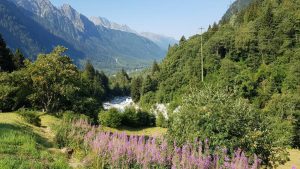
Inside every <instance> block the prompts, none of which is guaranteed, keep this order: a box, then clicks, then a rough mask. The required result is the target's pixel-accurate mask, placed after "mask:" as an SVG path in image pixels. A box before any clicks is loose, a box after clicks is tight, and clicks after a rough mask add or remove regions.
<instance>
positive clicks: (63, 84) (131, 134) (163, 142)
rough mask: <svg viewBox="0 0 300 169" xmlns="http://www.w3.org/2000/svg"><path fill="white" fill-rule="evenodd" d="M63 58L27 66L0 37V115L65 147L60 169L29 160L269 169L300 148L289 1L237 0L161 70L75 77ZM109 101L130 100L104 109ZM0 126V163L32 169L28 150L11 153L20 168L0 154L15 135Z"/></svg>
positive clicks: (298, 28)
mask: <svg viewBox="0 0 300 169" xmlns="http://www.w3.org/2000/svg"><path fill="white" fill-rule="evenodd" d="M239 3H241V4H239ZM67 50H68V49H67V48H65V47H63V46H57V47H55V48H54V49H53V51H52V52H50V53H44V54H39V55H38V56H37V57H36V59H35V60H29V59H26V57H25V56H24V54H23V53H22V51H21V50H19V49H17V50H15V51H14V50H12V49H9V47H8V46H7V44H6V42H5V39H3V38H2V36H0V111H1V112H5V113H1V112H0V117H1V118H2V117H3V118H5V117H6V114H7V118H8V117H9V118H16V117H14V115H15V114H16V115H17V117H20V118H21V119H23V121H24V122H22V123H24V124H22V127H21V128H23V127H24V125H25V124H26V125H27V127H24V128H26V130H27V128H33V129H34V130H36V127H37V128H38V130H40V128H42V127H43V125H45V126H48V125H49V121H52V120H53V119H55V120H53V121H52V123H53V124H55V125H53V126H51V127H52V128H53V135H54V136H53V138H52V142H53V145H55V146H53V147H55V148H56V149H59V150H60V149H64V150H65V149H67V153H66V152H64V153H65V154H64V155H65V157H61V156H60V155H61V153H58V154H59V155H58V157H57V158H59V160H60V161H59V163H56V162H55V160H53V159H55V158H56V157H52V156H51V155H50V154H51V153H50V154H47V160H45V159H46V155H44V156H43V154H42V153H36V154H35V155H32V153H31V155H32V157H31V156H30V157H29V158H30V160H32V159H35V160H36V161H41V160H45V161H47V162H46V163H45V166H47V167H45V168H68V167H69V166H71V167H72V168H178V169H180V168H186V169H189V168H207V169H209V168H238V169H246V168H276V167H278V166H281V165H283V164H286V163H288V162H289V160H290V159H291V158H292V157H291V149H293V150H296V149H299V148H300V1H298V0H253V1H236V2H235V3H234V4H233V5H232V6H231V8H230V9H229V10H228V12H227V13H226V14H225V15H224V17H223V18H222V19H221V20H220V22H219V23H213V24H212V25H211V26H209V28H208V30H207V31H206V32H204V33H203V34H199V35H194V36H192V37H190V38H188V39H187V38H185V37H184V36H183V37H182V38H181V39H180V41H179V43H178V44H175V45H172V46H171V45H170V46H169V49H168V53H167V55H166V57H165V58H164V59H163V60H162V62H157V61H154V62H153V65H152V67H150V68H148V69H146V70H143V71H142V72H139V73H134V74H128V73H127V72H126V70H124V69H122V70H121V71H119V72H116V73H115V74H114V75H113V76H107V75H106V74H105V73H104V72H103V71H101V70H100V69H99V70H98V69H95V68H94V66H93V63H92V60H91V61H87V62H86V63H85V66H84V68H82V69H81V68H78V67H77V66H76V64H75V63H74V62H73V60H72V59H71V58H72V57H71V56H67V55H66V54H65V53H66V51H67ZM117 96H131V98H132V100H133V102H134V103H133V104H132V105H131V106H130V107H126V108H125V110H124V111H121V110H118V109H115V108H113V109H109V110H105V109H104V107H103V103H104V102H106V101H108V100H110V99H112V98H114V97H117ZM161 105H163V106H164V107H166V109H167V110H166V112H163V111H161V110H160V109H159V108H158V107H159V106H161ZM6 112H10V113H6ZM45 115H46V117H47V118H45ZM49 118H50V119H51V120H49ZM18 121H20V119H18ZM2 123H3V124H4V123H8V122H7V121H5V120H3V119H0V131H2V132H1V133H0V138H7V139H6V140H4V141H2V142H1V140H0V157H1V155H3V157H4V158H3V160H1V159H0V164H2V165H3V166H8V167H7V168H22V165H23V168H30V167H29V166H30V165H32V164H34V160H32V161H30V160H29V162H24V161H26V160H24V159H26V157H23V155H24V153H25V154H26V153H29V154H30V152H29V150H28V151H27V150H26V149H24V152H23V149H22V148H21V149H20V150H19V151H18V152H17V151H15V155H16V156H18V155H20V154H22V158H19V159H18V158H13V157H10V156H9V155H8V154H9V153H7V152H8V150H6V149H4V147H6V146H7V145H8V144H9V142H10V141H12V140H16V139H17V138H18V137H17V135H20V133H19V134H14V133H18V132H20V131H18V130H17V127H16V126H13V131H11V128H9V127H7V128H6V127H3V128H2ZM14 125H19V124H14ZM4 126H5V125H4ZM28 126H31V127H28ZM32 126H34V127H32ZM147 128H149V129H151V130H153V133H152V131H151V132H150V134H149V133H147V132H145V131H144V129H147ZM124 129H125V130H124ZM140 129H142V130H141V131H142V133H139V132H138V131H139V130H140ZM165 129H166V130H165ZM120 131H122V132H123V133H120ZM124 131H125V132H124ZM7 133H8V134H7ZM25 133H26V136H24V139H23V140H22V141H23V142H24V143H23V142H22V141H20V143H19V145H23V144H24V145H25V146H26V145H27V143H26V139H29V138H30V139H29V140H30V144H36V145H39V144H40V142H39V139H35V138H37V137H36V136H35V134H36V132H35V134H30V132H28V131H26V132H25ZM32 133H34V131H33V132H32ZM37 133H39V132H37ZM157 133H159V134H157ZM161 133H162V134H161ZM21 135H22V134H21ZM27 135H28V137H27ZM9 139H11V140H9ZM35 142H36V143H35ZM16 145H17V143H16ZM40 146H41V147H43V146H44V145H42V144H41V145H39V146H37V147H35V148H34V149H32V150H31V149H30V151H33V150H34V151H38V148H39V147H40ZM23 147H24V146H23ZM43 151H44V150H43ZM292 152H293V151H292ZM62 156H63V155H62ZM20 157H21V155H20ZM10 158H12V159H13V160H15V161H13V162H9V161H10ZM23 158H24V159H23ZM297 158H298V159H299V158H300V157H299V155H296V159H297ZM74 159H76V160H77V161H79V162H78V164H77V163H76V165H75V164H74V162H72V160H73V161H74ZM70 161H71V162H70ZM294 165H295V164H294ZM0 166H1V165H0ZM294 167H300V166H294ZM0 168H1V167H0ZM4 168H5V167H4ZM34 168H43V167H42V164H39V163H37V164H35V165H34Z"/></svg>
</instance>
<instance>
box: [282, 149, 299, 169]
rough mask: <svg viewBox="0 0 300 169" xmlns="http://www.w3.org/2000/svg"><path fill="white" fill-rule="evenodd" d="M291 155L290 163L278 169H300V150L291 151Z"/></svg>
mask: <svg viewBox="0 0 300 169" xmlns="http://www.w3.org/2000/svg"><path fill="white" fill-rule="evenodd" d="M289 153H290V157H289V158H290V161H288V162H287V163H286V164H285V165H281V166H279V167H278V168H277V169H291V168H292V167H296V168H297V169H300V150H295V149H293V150H289Z"/></svg>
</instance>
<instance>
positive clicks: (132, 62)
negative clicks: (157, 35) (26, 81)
mask: <svg viewBox="0 0 300 169" xmlns="http://www.w3.org/2000/svg"><path fill="white" fill-rule="evenodd" d="M4 1H6V0H3V6H4V7H3V8H9V9H11V8H15V9H11V10H10V11H11V12H10V14H9V15H10V16H8V17H12V18H16V19H15V22H14V23H13V25H14V26H20V27H22V26H21V25H22V24H24V23H23V22H21V21H22V20H23V17H24V18H26V19H31V21H32V22H31V25H27V26H28V29H26V30H24V31H23V32H22V36H23V35H26V34H27V32H30V31H33V32H35V31H39V30H40V29H44V30H46V31H48V34H51V35H52V36H54V37H57V38H59V39H62V40H63V41H64V42H65V43H60V42H59V41H58V42H57V43H59V44H62V45H64V44H66V43H67V44H70V45H68V46H67V47H68V48H69V49H70V50H71V53H76V52H74V51H79V52H78V53H79V54H77V55H74V56H73V59H75V60H76V61H77V62H78V63H80V64H79V65H82V64H83V63H84V62H85V61H86V60H90V61H91V62H92V63H93V64H94V65H95V67H96V68H98V69H102V70H105V71H115V70H118V69H120V68H125V69H128V70H130V69H136V68H141V67H145V66H147V65H149V64H150V63H152V61H153V60H154V59H156V60H160V59H161V58H162V57H163V56H164V54H165V52H164V50H162V49H161V48H160V47H158V46H157V45H156V44H155V43H153V42H152V41H150V40H148V39H146V38H143V37H141V36H138V35H136V34H133V33H128V32H124V31H118V30H113V29H108V28H105V27H103V26H96V25H95V24H94V23H93V22H91V21H90V20H89V19H88V18H87V17H85V16H84V15H82V14H80V13H78V12H77V11H76V10H75V9H73V8H72V7H71V6H70V5H63V6H62V7H61V8H56V7H55V6H53V5H52V4H51V2H50V1H49V0H10V1H11V2H13V3H15V4H16V5H17V6H18V8H16V7H15V6H12V5H9V2H5V4H4ZM20 8H23V9H24V10H16V9H20ZM1 18H2V19H3V17H2V16H1ZM35 25H40V26H39V27H36V26H35ZM1 29H2V32H10V34H11V36H10V37H8V38H9V39H10V40H8V45H9V46H11V47H13V48H16V47H23V46H24V47H23V48H26V50H24V52H25V53H26V54H27V55H32V54H36V53H39V52H43V51H48V50H51V49H52V48H53V45H43V46H42V47H40V46H39V45H37V46H36V45H32V43H29V44H25V43H24V41H20V40H19V39H18V38H17V37H19V36H21V35H20V34H18V33H17V32H15V31H14V30H12V29H9V28H8V27H7V26H2V28H1ZM2 34H6V33H2ZM3 36H4V38H5V39H8V38H7V37H6V36H5V35H3ZM25 39H35V42H36V43H37V44H40V43H43V41H44V39H48V38H46V37H44V34H39V36H38V37H37V36H36V35H35V34H30V33H29V34H28V36H27V37H25ZM54 42H56V41H54ZM25 46H26V47H25ZM33 47H35V50H32V49H31V48H33Z"/></svg>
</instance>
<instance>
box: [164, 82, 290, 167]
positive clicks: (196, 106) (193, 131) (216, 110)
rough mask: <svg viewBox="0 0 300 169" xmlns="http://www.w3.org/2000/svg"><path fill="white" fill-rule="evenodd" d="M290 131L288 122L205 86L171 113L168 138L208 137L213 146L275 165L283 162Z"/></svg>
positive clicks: (186, 139) (181, 140)
mask: <svg viewBox="0 0 300 169" xmlns="http://www.w3.org/2000/svg"><path fill="white" fill-rule="evenodd" d="M276 126H278V127H276ZM292 132H293V127H292V125H291V123H290V122H289V121H285V120H283V119H280V118H278V117H276V116H273V115H269V114H267V113H263V112H260V111H259V110H257V109H256V108H254V107H253V106H252V105H251V104H249V103H248V102H247V101H245V100H243V99H239V98H235V97H233V96H232V95H230V94H227V93H226V92H224V91H223V90H219V89H214V88H212V87H206V88H204V89H202V90H196V91H194V92H193V93H192V94H191V95H190V96H188V97H187V98H186V99H185V100H184V102H183V105H182V108H181V109H180V112H178V113H173V114H172V118H171V123H170V126H169V130H168V135H169V137H170V139H171V140H176V141H178V142H179V143H184V142H186V141H190V142H191V141H193V140H194V139H195V138H200V139H205V138H209V139H210V140H211V145H212V147H216V146H225V147H227V148H229V149H231V151H232V150H234V149H236V148H241V149H243V150H245V151H246V152H247V153H251V154H257V155H258V156H259V158H260V159H262V160H264V162H265V163H266V164H271V163H270V162H272V163H273V164H274V163H275V162H276V161H277V162H278V161H280V162H282V161H283V162H284V161H285V160H286V159H285V154H286V149H285V148H286V147H287V146H289V142H290V140H292V138H291V136H292V134H291V133H292ZM272 157H278V158H277V159H274V158H272Z"/></svg>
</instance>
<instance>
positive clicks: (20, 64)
mask: <svg viewBox="0 0 300 169" xmlns="http://www.w3.org/2000/svg"><path fill="white" fill-rule="evenodd" d="M24 61H25V57H24V55H23V54H22V52H21V51H20V49H17V50H16V52H15V54H14V57H13V62H14V67H15V69H16V70H20V69H21V68H24V67H25V63H24Z"/></svg>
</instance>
